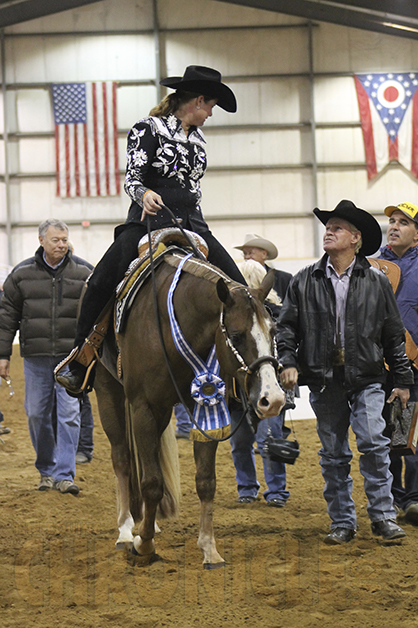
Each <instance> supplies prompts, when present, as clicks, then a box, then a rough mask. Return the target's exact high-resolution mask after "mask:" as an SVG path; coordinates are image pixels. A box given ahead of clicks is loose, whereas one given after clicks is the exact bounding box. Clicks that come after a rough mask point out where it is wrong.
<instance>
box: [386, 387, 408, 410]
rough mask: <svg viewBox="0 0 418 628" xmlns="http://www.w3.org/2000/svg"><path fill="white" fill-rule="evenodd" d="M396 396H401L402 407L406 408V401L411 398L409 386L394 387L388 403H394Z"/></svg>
mask: <svg viewBox="0 0 418 628" xmlns="http://www.w3.org/2000/svg"><path fill="white" fill-rule="evenodd" d="M396 397H399V399H400V400H401V404H402V408H403V409H404V410H405V408H406V403H407V401H408V399H409V389H408V388H394V389H393V390H392V393H391V395H390V397H389V399H388V400H387V403H392V401H393V400H394V399H395V398H396Z"/></svg>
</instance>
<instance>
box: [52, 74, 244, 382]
mask: <svg viewBox="0 0 418 628" xmlns="http://www.w3.org/2000/svg"><path fill="white" fill-rule="evenodd" d="M221 78H222V77H221V74H220V73H219V72H218V71H217V70H214V69H212V68H207V67H204V66H198V65H191V66H188V67H187V68H186V70H185V72H184V75H183V76H182V77H172V78H166V79H163V80H162V81H160V84H161V85H164V86H166V87H170V88H172V89H175V90H176V91H175V92H174V93H171V94H169V95H168V96H166V98H164V100H163V101H162V102H161V103H160V104H159V105H157V107H155V108H154V109H152V110H151V111H150V115H149V116H148V117H146V118H144V119H143V120H140V121H139V122H137V123H136V124H135V125H134V126H133V128H132V129H131V131H130V133H129V135H128V146H127V168H126V177H125V191H126V193H127V194H128V196H129V197H130V199H131V200H132V203H131V206H130V209H129V213H128V217H127V220H126V222H125V224H123V225H120V226H119V227H117V228H116V230H115V241H114V242H113V244H112V245H111V246H110V248H109V249H108V250H107V252H106V253H105V255H104V257H103V258H102V259H101V261H100V262H99V263H98V264H97V266H96V268H95V270H94V272H93V274H92V276H91V277H90V279H89V282H88V287H87V290H86V293H85V296H84V299H83V303H82V307H81V311H80V316H79V320H78V326H77V333H76V338H75V347H77V350H76V351H74V353H73V356H72V360H73V361H71V362H70V364H69V367H70V372H69V373H68V374H65V375H58V376H57V381H58V382H59V383H60V384H62V385H63V386H64V387H65V388H66V389H67V390H68V391H69V392H70V393H74V394H77V393H79V392H80V390H81V387H82V386H83V382H84V379H85V373H86V366H88V364H87V363H86V356H85V354H84V355H83V351H84V347H85V345H86V343H85V342H84V341H85V339H86V338H87V337H88V336H89V333H90V330H91V329H92V327H93V325H94V323H95V321H96V319H97V317H98V316H99V315H100V313H101V312H102V310H103V308H104V307H105V306H106V304H107V303H108V301H109V300H110V299H111V297H112V294H113V293H114V291H115V288H116V286H117V285H118V283H119V282H120V281H121V279H122V278H123V276H124V274H125V272H126V269H127V267H128V265H129V263H130V262H131V261H132V260H133V259H134V258H135V257H137V255H138V253H137V247H138V241H139V240H140V239H141V237H143V236H144V235H145V234H146V233H147V219H148V217H149V222H150V228H151V230H156V229H160V228H162V227H167V226H172V221H171V218H170V217H169V215H168V213H167V212H166V211H165V209H164V205H166V206H168V207H169V208H170V209H171V210H172V212H173V213H174V215H175V216H176V218H177V219H179V220H181V221H182V226H183V227H184V228H187V229H190V230H191V231H195V232H197V233H199V234H201V235H202V236H203V238H204V239H205V241H206V243H207V245H208V248H209V255H208V260H209V261H210V262H211V263H213V264H214V265H215V266H218V267H219V268H221V269H222V270H223V271H224V272H225V273H226V274H227V275H228V276H229V277H231V279H233V280H235V281H237V282H239V283H242V284H245V280H244V278H243V276H242V275H241V273H240V271H239V270H238V268H237V266H236V265H235V263H234V261H233V259H232V258H231V257H230V255H229V254H228V253H227V251H226V250H225V249H224V248H223V246H222V245H221V244H220V243H219V242H218V240H217V239H216V238H215V237H214V236H213V235H212V233H211V231H210V230H209V228H208V225H207V224H206V222H205V220H204V218H203V216H202V211H201V208H200V199H201V191H200V179H201V178H202V177H203V175H204V173H205V170H206V151H205V139H204V135H203V133H202V131H201V130H200V128H199V127H202V126H203V124H204V123H205V121H206V120H207V118H208V117H210V116H211V115H212V109H213V107H215V105H218V106H219V107H221V108H222V109H224V110H225V111H228V112H231V113H234V112H235V111H236V109H237V105H236V99H235V96H234V93H233V92H232V90H231V89H230V88H229V87H228V86H227V85H225V84H224V83H222V82H221ZM83 364H84V366H83Z"/></svg>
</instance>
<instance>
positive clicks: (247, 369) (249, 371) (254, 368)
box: [219, 290, 283, 397]
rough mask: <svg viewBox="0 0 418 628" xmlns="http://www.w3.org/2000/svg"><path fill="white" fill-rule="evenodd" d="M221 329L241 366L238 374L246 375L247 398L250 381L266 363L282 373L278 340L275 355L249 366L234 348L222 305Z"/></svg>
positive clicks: (274, 348)
mask: <svg viewBox="0 0 418 628" xmlns="http://www.w3.org/2000/svg"><path fill="white" fill-rule="evenodd" d="M245 291H246V293H247V294H248V296H249V297H250V299H252V298H253V297H252V294H251V293H250V292H249V291H248V290H245ZM219 327H220V330H221V332H222V334H223V337H224V340H225V344H226V346H227V347H228V349H229V350H230V351H231V353H232V354H233V355H234V357H235V359H236V360H237V362H238V363H239V364H240V365H241V366H240V368H239V369H238V371H237V372H239V371H243V372H244V373H245V376H244V391H245V394H246V395H247V397H248V396H249V381H250V377H251V376H252V375H254V373H257V372H258V371H259V370H260V368H261V367H262V365H263V364H265V363H266V362H269V363H270V364H271V365H272V366H273V367H274V369H275V370H276V373H280V371H281V369H282V368H283V365H282V364H281V363H280V362H279V361H278V359H277V355H278V354H277V342H276V338H275V337H274V338H273V353H274V355H264V356H261V357H260V358H257V359H256V360H254V362H252V363H251V364H250V365H249V366H248V364H247V363H246V361H245V360H244V358H243V357H242V355H241V354H240V352H239V351H238V349H237V348H236V347H235V346H234V343H233V342H232V340H231V338H230V336H229V334H228V330H227V328H226V326H225V307H224V305H223V304H222V307H221V313H220V316H219Z"/></svg>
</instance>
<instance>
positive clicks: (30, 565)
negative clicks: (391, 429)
mask: <svg viewBox="0 0 418 628" xmlns="http://www.w3.org/2000/svg"><path fill="white" fill-rule="evenodd" d="M11 373H12V379H13V385H14V388H15V391H16V394H15V395H14V397H13V398H11V399H8V391H7V387H6V386H5V385H4V383H3V385H2V386H1V387H0V407H1V409H2V411H3V412H4V414H5V417H6V420H5V424H7V425H8V426H9V427H11V428H12V432H11V434H8V435H6V436H4V437H3V440H4V444H1V443H0V469H1V471H0V473H1V479H2V481H1V484H0V504H1V536H0V547H1V561H0V626H2V627H3V628H6V627H7V628H9V627H11V628H26V627H28V628H29V627H36V628H37V627H39V628H52V627H55V626H64V627H65V628H67V627H69V626H71V627H73V628H76V627H78V626H82V627H89V628H103V627H106V626H112V627H122V626H123V628H131V627H132V628H134V627H135V628H157V627H160V626H173V627H176V628H177V627H178V628H189V627H190V628H192V627H193V628H195V627H199V628H230V627H231V626H233V627H235V626H244V625H245V626H248V627H250V628H252V627H254V628H255V627H257V628H260V627H261V628H279V627H283V628H296V627H297V628H315V627H321V628H328V627H334V626H341V627H344V628H349V627H353V628H359V627H360V628H361V627H363V626H367V627H368V628H394V627H396V628H406V627H408V628H409V627H410V626H415V625H416V617H417V613H418V598H417V547H418V529H416V528H413V527H412V526H410V525H406V526H405V527H406V530H407V532H408V536H407V538H406V539H405V540H404V541H403V542H402V543H397V544H393V545H391V546H386V547H385V546H383V545H381V544H379V542H378V541H377V540H376V539H375V538H374V537H373V536H372V534H371V531H370V525H369V522H368V518H367V515H366V500H365V497H364V494H363V489H362V482H361V478H360V476H359V473H358V465H357V460H356V461H355V464H354V465H353V467H354V468H353V476H354V482H355V493H354V497H355V501H356V504H357V507H358V514H359V524H360V529H359V534H358V537H357V539H356V540H355V541H353V542H351V543H350V544H349V545H347V546H344V547H328V546H326V545H324V543H323V542H322V538H323V536H324V535H325V534H326V533H327V531H328V525H329V521H328V517H327V514H326V510H325V503H324V501H323V498H322V478H321V476H320V470H319V465H318V456H317V451H318V448H319V442H318V438H317V435H316V432H315V425H314V421H312V420H309V421H298V422H296V423H295V429H296V433H297V438H298V440H299V442H300V446H301V455H300V457H299V459H298V460H297V462H296V464H295V465H294V466H289V467H288V485H289V489H290V491H291V497H290V500H289V501H288V503H287V506H286V508H285V509H274V508H268V507H267V506H266V504H265V502H264V500H263V498H260V499H259V500H258V501H257V502H256V503H254V504H249V505H239V504H238V503H237V501H236V500H237V493H236V486H235V479H234V468H233V465H232V461H231V455H230V447H229V444H228V443H223V444H221V445H220V447H219V454H218V458H217V477H218V490H217V495H216V505H215V529H216V537H217V541H218V549H219V550H220V552H221V553H223V555H224V557H225V559H226V567H225V568H224V569H218V570H215V571H204V570H203V569H202V556H201V553H200V550H198V548H197V546H196V540H197V534H198V518H199V504H198V500H197V497H196V494H195V490H194V485H193V484H194V482H193V478H194V465H193V456H192V445H191V443H189V442H188V441H180V442H179V443H178V445H179V455H180V464H181V470H182V494H183V498H182V509H181V514H180V517H179V518H178V520H176V521H165V522H162V523H161V529H162V531H161V534H159V535H158V537H157V542H156V546H157V552H158V554H159V557H160V560H159V561H157V562H155V563H154V564H152V565H150V566H148V567H133V566H132V565H131V564H129V562H128V561H127V557H126V554H125V553H124V552H122V551H115V550H114V543H115V540H116V537H117V534H116V518H115V480H114V476H113V471H112V467H111V463H110V450H109V445H108V442H107V440H106V437H105V435H104V432H103V430H102V428H101V426H100V422H99V419H98V415H97V410H96V405H95V400H94V396H92V401H94V410H95V420H96V428H95V452H94V459H93V461H92V462H91V463H90V464H88V465H82V466H79V467H78V468H77V477H76V481H77V483H78V484H79V485H80V487H81V489H82V491H81V493H80V495H79V496H78V497H74V496H72V495H61V494H59V493H57V492H55V491H47V492H41V493H40V492H38V491H37V490H36V486H37V482H38V476H37V473H36V470H35V468H34V466H33V461H34V454H33V450H32V446H31V443H30V440H29V434H28V429H27V425H26V418H25V414H24V410H23V373H22V361H21V360H20V358H18V357H15V358H14V359H13V360H12V370H11ZM256 458H257V465H258V467H259V471H260V473H259V477H260V481H262V477H263V476H262V470H261V460H260V458H259V456H257V457H256Z"/></svg>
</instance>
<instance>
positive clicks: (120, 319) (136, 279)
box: [115, 245, 186, 334]
mask: <svg viewBox="0 0 418 628" xmlns="http://www.w3.org/2000/svg"><path fill="white" fill-rule="evenodd" d="M168 253H177V255H180V256H181V257H183V256H184V255H185V254H186V253H185V252H184V251H183V250H181V249H179V248H178V247H177V246H174V245H173V246H168V247H162V249H161V251H160V252H158V251H157V254H158V257H155V258H153V259H154V268H157V267H158V266H159V265H160V264H161V263H162V262H163V261H164V258H165V256H166V255H167V254H168ZM145 264H146V265H145V266H138V260H136V259H135V260H134V261H133V262H132V264H130V266H129V269H130V272H129V274H128V273H127V277H126V278H125V279H123V281H122V282H121V283H120V284H119V286H118V288H117V289H116V303H115V332H116V333H117V334H120V333H121V332H122V331H123V328H124V326H125V323H126V319H127V316H128V313H129V310H130V309H131V307H132V303H133V302H134V299H135V297H136V295H137V294H138V292H139V290H140V288H141V287H142V285H143V284H144V282H145V280H146V279H147V278H148V277H149V275H150V274H151V264H150V263H149V259H148V260H147V261H146V262H145ZM129 269H128V270H129Z"/></svg>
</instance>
